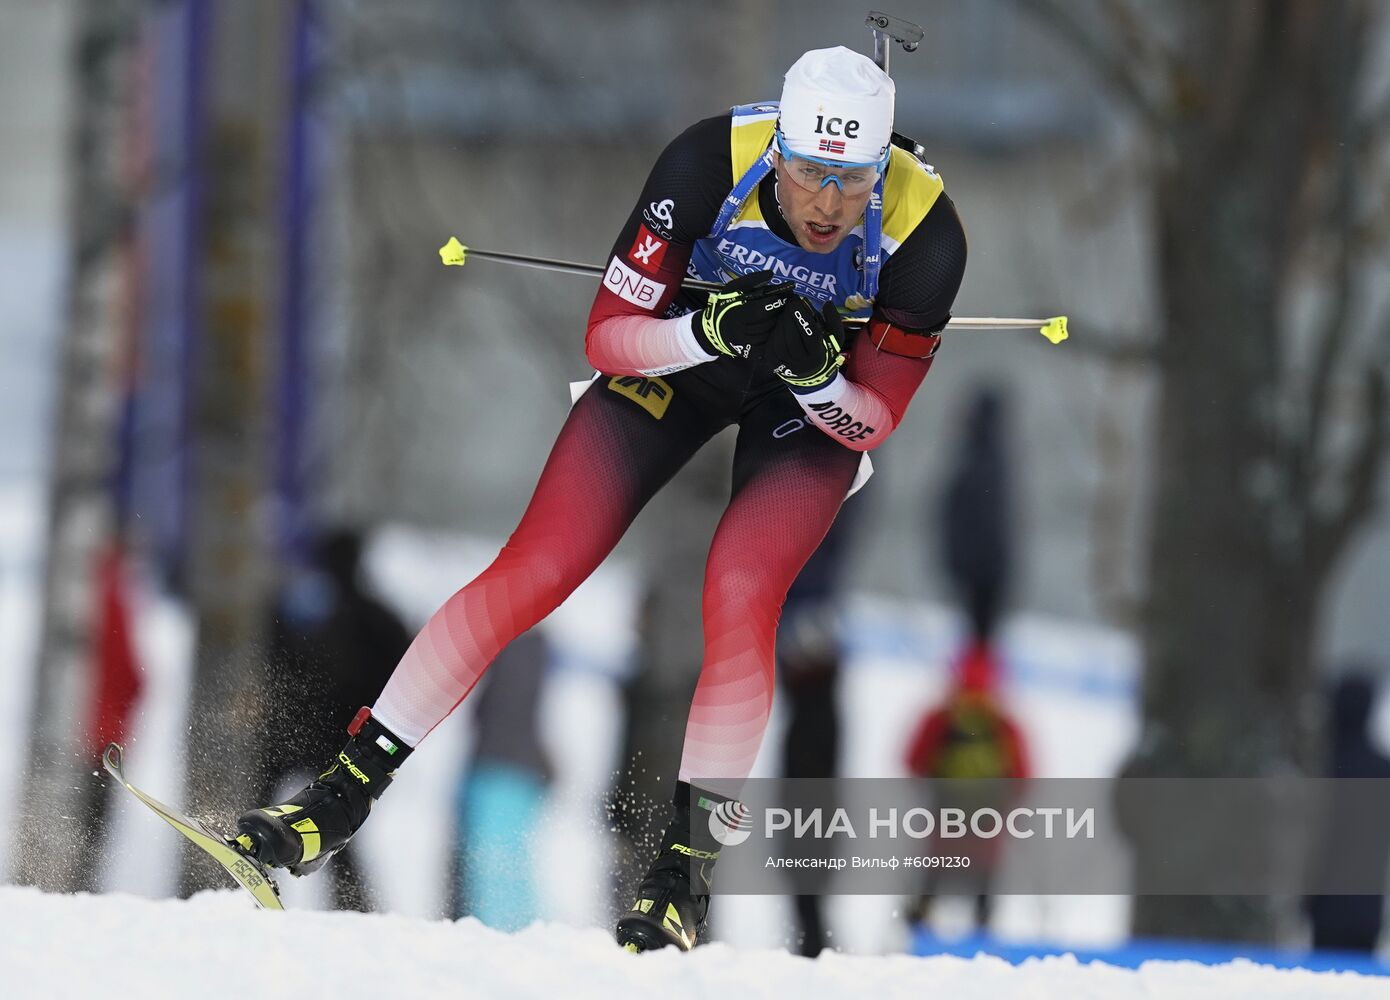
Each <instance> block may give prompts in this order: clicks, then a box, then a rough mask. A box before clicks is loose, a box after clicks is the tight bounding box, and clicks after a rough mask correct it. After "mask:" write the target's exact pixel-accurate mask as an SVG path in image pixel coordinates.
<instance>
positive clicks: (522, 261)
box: [439, 236, 1068, 344]
mask: <svg viewBox="0 0 1390 1000" xmlns="http://www.w3.org/2000/svg"><path fill="white" fill-rule="evenodd" d="M469 255H472V256H474V257H480V258H482V259H483V260H491V261H496V262H497V263H499V264H518V265H520V266H522V267H535V268H539V269H541V270H543V271H560V272H563V273H565V274H586V275H592V276H595V277H602V276H603V275H604V273H605V269H604V268H602V267H599V266H598V265H597V264H584V263H579V262H578V261H572V260H553V259H551V258H549V257H532V256H529V255H527V254H520V253H505V252H503V251H500V250H478V249H475V248H473V247H466V246H464V245H463V244H462V243H460V242H459V239H458V237H457V236H450V237H449V242H448V243H445V244H444V245H443V246H442V247H440V248H439V259H440V260H441V261H443V262H444V264H445V266H447V267H462V266H463V265H464V264H465V263H466V262H467V260H468V257H469ZM681 287H682V288H689V289H692V290H694V291H701V292H713V291H718V290H719V289H720V288H721V287H723V286H721V285H720V284H719V283H717V282H714V281H701V280H699V279H698V278H682V279H681ZM946 329H948V330H951V329H956V330H1037V331H1038V332H1040V333H1041V334H1042V335H1043V336H1044V337H1046V338H1047V339H1048V340H1049V341H1051V342H1052V343H1054V344H1060V343H1061V342H1062V341H1064V340H1066V339H1067V336H1068V334H1067V317H1065V316H1051V317H1048V318H1047V319H1016V318H1012V317H1003V316H953V317H952V318H951V320H950V322H949V323H947V324H946Z"/></svg>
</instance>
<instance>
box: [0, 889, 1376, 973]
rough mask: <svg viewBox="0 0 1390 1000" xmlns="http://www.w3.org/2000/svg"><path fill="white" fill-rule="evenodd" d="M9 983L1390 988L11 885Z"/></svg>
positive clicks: (5, 941) (0, 937)
mask: <svg viewBox="0 0 1390 1000" xmlns="http://www.w3.org/2000/svg"><path fill="white" fill-rule="evenodd" d="M0 970H2V971H0V981H3V983H4V991H3V992H4V995H5V996H9V997H38V996H42V997H45V998H53V1000H66V998H71V1000H93V998H101V1000H124V998H135V997H139V998H142V1000H160V998H165V997H168V998H194V1000H223V998H226V1000H245V998H246V997H256V998H257V1000H272V998H276V997H350V996H351V997H396V998H402V1000H406V998H410V1000H415V998H422V1000H423V998H434V997H441V998H443V997H449V998H453V997H480V998H494V997H497V998H511V997H517V998H520V997H544V998H546V1000H552V998H554V997H566V998H581V1000H582V998H586V997H595V998H602V1000H612V998H614V997H638V996H651V997H661V998H662V1000H679V998H682V997H725V996H730V995H732V996H748V997H764V996H794V997H796V998H797V1000H821V998H825V1000H832V998H833V1000H839V998H843V997H871V998H873V1000H888V998H891V997H903V998H911V1000H924V998H936V997H941V998H944V997H949V998H951V1000H984V998H989V1000H994V998H1005V997H1007V998H1013V997H1028V998H1030V1000H1051V998H1058V1000H1063V998H1065V1000H1081V998H1097V1000H1101V998H1103V1000H1130V998H1133V1000H1141V998H1142V1000H1166V998H1173V1000H1203V998H1211V1000H1217V998H1220V1000H1239V998H1245V997H1250V998H1255V997H1258V998H1260V1000H1279V998H1295V997H1297V998H1310V997H1318V998H1322V997H1327V998H1332V1000H1340V998H1344V997H1346V998H1350V997H1365V998H1371V997H1379V998H1382V1000H1383V998H1384V997H1385V996H1386V995H1387V987H1386V985H1385V982H1384V980H1375V979H1370V978H1365V977H1360V976H1356V975H1354V974H1351V973H1313V972H1307V971H1304V970H1275V969H1270V968H1266V967H1263V966H1256V965H1251V964H1248V963H1237V964H1234V965H1229V966H1218V967H1207V966H1200V965H1195V964H1191V963H1186V962H1150V963H1147V964H1145V965H1144V966H1143V967H1141V968H1140V969H1138V970H1128V969H1116V968H1113V967H1111V966H1106V965H1100V964H1092V965H1081V964H1079V963H1078V962H1076V961H1075V960H1074V959H1071V958H1069V957H1068V958H1048V959H1041V960H1032V961H1029V962H1027V963H1025V964H1023V965H1021V966H1012V965H1009V964H1008V963H1006V962H1004V961H1002V960H1000V959H994V958H984V957H981V958H976V959H974V960H966V959H960V958H949V957H938V958H910V957H907V956H887V957H885V956H880V957H871V956H854V955H841V954H833V953H827V954H825V955H823V956H822V957H820V958H818V959H816V960H814V961H812V960H810V959H805V958H797V957H793V956H792V955H789V954H787V953H786V952H783V951H760V950H743V949H739V948H735V947H732V946H730V945H727V944H713V945H709V946H707V947H704V948H700V949H698V950H696V951H695V952H693V953H691V954H689V955H683V954H678V953H676V952H673V951H664V952H658V953H654V954H648V955H629V954H627V953H626V952H623V951H620V950H619V949H618V948H617V946H616V945H614V944H613V941H612V939H611V938H610V937H609V935H608V934H607V933H605V932H604V931H602V930H598V929H590V930H579V929H575V928H572V927H564V926H558V925H553V924H548V925H547V924H537V925H533V926H532V927H530V928H528V929H527V930H524V931H521V932H520V933H517V934H503V933H500V932H498V931H493V930H490V929H488V928H487V927H484V926H483V925H482V924H480V923H478V922H477V921H476V920H473V919H471V918H470V919H464V920H461V921H458V922H456V923H451V922H448V921H428V920H421V919H417V918H413V917H403V916H386V915H364V914H356V913H317V912H286V913H264V912H261V911H258V910H255V909H254V908H253V907H252V906H251V905H250V904H249V903H248V902H247V901H246V900H245V899H243V898H242V897H241V896H240V895H238V894H236V893H232V892H212V893H204V894H202V895H199V896H197V897H195V898H193V899H191V900H187V901H178V900H162V901H152V900H148V899H142V898H139V897H135V896H126V895H106V896H56V895H45V894H43V893H40V892H38V891H37V890H35V889H24V888H17V887H2V888H0Z"/></svg>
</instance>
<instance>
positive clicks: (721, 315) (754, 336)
mask: <svg viewBox="0 0 1390 1000" xmlns="http://www.w3.org/2000/svg"><path fill="white" fill-rule="evenodd" d="M794 288H795V286H793V285H791V284H789V283H788V282H785V281H777V280H776V279H774V278H773V276H772V272H771V271H755V272H754V273H753V274H745V275H744V276H743V277H741V278H736V279H734V280H733V281H731V282H729V283H728V284H727V285H725V286H724V287H723V288H721V289H720V290H719V291H717V292H711V293H710V297H709V302H707V303H706V304H705V308H704V309H702V310H701V311H700V312H699V313H697V314H696V315H695V318H694V321H693V322H692V323H691V328H692V329H693V330H694V331H695V339H696V340H698V341H699V342H700V346H701V347H703V348H704V349H705V350H706V351H707V352H709V353H710V354H722V355H724V356H725V357H730V358H744V359H749V358H758V357H761V356H762V348H763V345H764V344H766V343H767V338H768V336H769V335H770V334H771V333H772V328H773V327H774V326H776V325H777V315H778V313H780V312H781V311H782V307H783V306H785V305H786V304H787V302H788V301H790V299H791V297H792V296H793V295H794V294H795V293H794Z"/></svg>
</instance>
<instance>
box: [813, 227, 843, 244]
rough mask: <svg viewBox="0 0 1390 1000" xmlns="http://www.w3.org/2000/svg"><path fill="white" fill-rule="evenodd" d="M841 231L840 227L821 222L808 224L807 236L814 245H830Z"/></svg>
mask: <svg viewBox="0 0 1390 1000" xmlns="http://www.w3.org/2000/svg"><path fill="white" fill-rule="evenodd" d="M839 231H840V227H839V226H831V225H827V224H825V223H821V222H807V223H806V234H807V236H809V237H810V239H811V242H812V243H829V242H830V241H831V240H833V239H834V238H835V234H836V233H838V232H839Z"/></svg>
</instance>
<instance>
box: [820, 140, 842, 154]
mask: <svg viewBox="0 0 1390 1000" xmlns="http://www.w3.org/2000/svg"><path fill="white" fill-rule="evenodd" d="M818 148H819V149H820V151H821V152H822V153H844V151H845V141H844V140H843V139H822V140H821V141H820V146H819V147H818Z"/></svg>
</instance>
